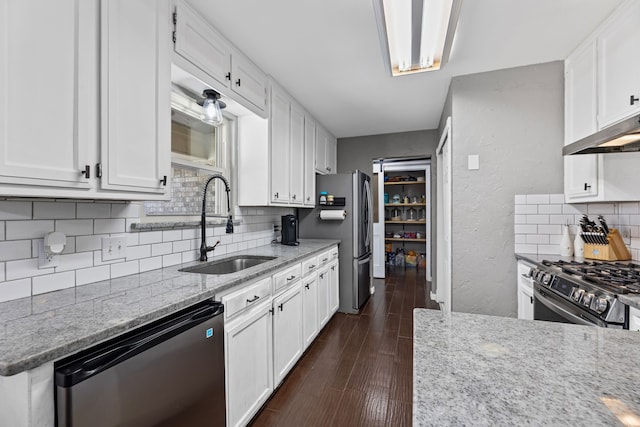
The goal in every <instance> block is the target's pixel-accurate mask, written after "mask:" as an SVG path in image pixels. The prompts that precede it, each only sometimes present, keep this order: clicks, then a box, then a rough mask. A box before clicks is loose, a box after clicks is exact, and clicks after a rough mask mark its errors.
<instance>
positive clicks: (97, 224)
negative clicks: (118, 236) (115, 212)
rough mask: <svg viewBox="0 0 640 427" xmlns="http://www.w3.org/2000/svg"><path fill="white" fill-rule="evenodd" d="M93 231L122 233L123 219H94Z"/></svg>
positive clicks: (123, 230) (123, 229)
mask: <svg viewBox="0 0 640 427" xmlns="http://www.w3.org/2000/svg"><path fill="white" fill-rule="evenodd" d="M93 232H94V233H95V234H109V233H124V232H125V221H124V219H123V218H118V219H96V220H94V226H93Z"/></svg>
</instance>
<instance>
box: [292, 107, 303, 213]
mask: <svg viewBox="0 0 640 427" xmlns="http://www.w3.org/2000/svg"><path fill="white" fill-rule="evenodd" d="M289 118H290V120H289V122H290V127H289V144H290V145H289V147H290V149H289V152H290V153H291V158H290V159H289V165H290V168H291V169H290V171H291V176H290V178H289V194H290V200H291V204H292V205H296V206H302V205H303V204H304V111H303V110H302V108H300V106H299V105H297V104H296V103H294V102H291V110H290V117H289Z"/></svg>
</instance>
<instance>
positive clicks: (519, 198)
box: [515, 194, 527, 205]
mask: <svg viewBox="0 0 640 427" xmlns="http://www.w3.org/2000/svg"><path fill="white" fill-rule="evenodd" d="M515 204H516V205H526V204H527V196H525V195H524V194H516V197H515Z"/></svg>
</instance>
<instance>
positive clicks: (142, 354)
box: [55, 300, 226, 427]
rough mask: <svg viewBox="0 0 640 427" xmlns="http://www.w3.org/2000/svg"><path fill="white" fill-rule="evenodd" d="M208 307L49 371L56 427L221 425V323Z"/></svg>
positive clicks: (217, 310) (218, 309) (218, 310)
mask: <svg viewBox="0 0 640 427" xmlns="http://www.w3.org/2000/svg"><path fill="white" fill-rule="evenodd" d="M223 311H224V307H223V305H222V304H221V303H219V302H215V301H211V300H207V301H203V302H202V303H199V304H196V305H194V306H192V307H189V308H187V309H184V310H181V311H179V312H177V313H175V314H173V315H170V316H169V317H165V318H163V319H160V320H158V321H156V322H153V323H151V324H149V325H146V326H142V327H140V328H137V329H135V330H133V331H131V332H128V333H126V334H124V335H122V336H120V337H117V338H114V339H112V340H110V341H107V342H105V343H102V344H99V345H97V346H96V347H93V348H91V349H89V350H86V351H83V352H81V353H79V354H76V355H74V356H70V357H69V358H67V359H65V360H61V361H60V362H58V363H56V364H55V381H56V417H57V425H58V426H59V427H62V426H75V427H79V426H92V427H97V426H136V427H142V426H224V425H225V418H226V417H225V391H224V387H225V385H224V324H223V317H224V316H222V313H223Z"/></svg>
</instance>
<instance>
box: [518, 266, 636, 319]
mask: <svg viewBox="0 0 640 427" xmlns="http://www.w3.org/2000/svg"><path fill="white" fill-rule="evenodd" d="M529 276H530V277H531V278H532V279H533V281H534V318H536V319H539V320H551V321H557V322H566V323H578V324H585V325H589V324H590V325H596V326H604V327H617V328H628V311H629V310H628V307H627V306H626V305H625V304H623V303H621V302H620V301H619V300H618V295H622V294H640V265H638V264H633V263H622V262H605V261H583V262H578V261H562V260H560V261H547V260H544V261H542V263H541V264H539V265H538V266H536V267H534V268H532V269H531V271H530V272H529Z"/></svg>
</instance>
